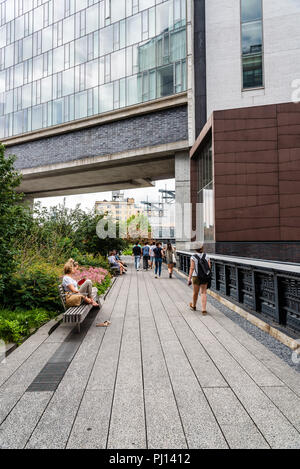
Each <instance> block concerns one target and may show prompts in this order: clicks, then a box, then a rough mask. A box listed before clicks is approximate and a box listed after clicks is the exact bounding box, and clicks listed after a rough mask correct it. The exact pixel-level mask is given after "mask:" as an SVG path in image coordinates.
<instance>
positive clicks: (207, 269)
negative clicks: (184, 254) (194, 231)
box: [188, 244, 211, 316]
mask: <svg viewBox="0 0 300 469" xmlns="http://www.w3.org/2000/svg"><path fill="white" fill-rule="evenodd" d="M195 251H196V253H195V254H194V255H193V256H192V257H191V267H190V273H189V279H188V284H189V285H192V284H193V302H192V303H190V308H191V309H192V310H193V311H196V307H197V301H198V297H199V292H200V294H201V306H202V314H203V315H204V316H205V315H206V314H207V310H206V305H207V289H208V288H210V286H211V263H210V259H209V257H207V256H206V254H205V252H204V249H203V246H201V245H199V244H196V246H195Z"/></svg>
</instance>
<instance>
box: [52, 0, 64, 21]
mask: <svg viewBox="0 0 300 469" xmlns="http://www.w3.org/2000/svg"><path fill="white" fill-rule="evenodd" d="M64 14H65V2H63V1H62V0H53V21H54V23H56V21H60V20H61V19H62V18H63V17H64Z"/></svg>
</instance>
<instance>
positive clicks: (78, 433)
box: [67, 389, 113, 449]
mask: <svg viewBox="0 0 300 469" xmlns="http://www.w3.org/2000/svg"><path fill="white" fill-rule="evenodd" d="M112 399H113V391H112V390H110V391H107V390H103V389H101V390H97V391H87V392H86V393H85V395H84V397H83V400H82V403H81V405H80V407H79V410H78V414H77V416H76V419H75V422H74V425H73V428H72V431H71V434H70V437H69V440H68V444H67V448H68V449H79V448H80V449H105V448H106V442H107V436H108V430H109V422H110V413H111V405H112Z"/></svg>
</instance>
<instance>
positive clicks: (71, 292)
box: [62, 262, 99, 306]
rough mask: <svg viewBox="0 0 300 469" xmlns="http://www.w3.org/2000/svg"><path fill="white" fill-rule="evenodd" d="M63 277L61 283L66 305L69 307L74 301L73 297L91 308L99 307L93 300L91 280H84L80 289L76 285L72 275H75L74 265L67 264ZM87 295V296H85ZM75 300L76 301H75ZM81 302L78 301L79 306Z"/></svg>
mask: <svg viewBox="0 0 300 469" xmlns="http://www.w3.org/2000/svg"><path fill="white" fill-rule="evenodd" d="M64 273H65V275H64V277H63V281H62V286H63V288H64V291H65V292H66V304H67V306H68V303H69V304H70V306H71V303H72V301H74V298H72V297H74V296H75V295H76V297H78V296H79V297H80V299H81V301H84V303H88V304H92V305H93V306H99V305H98V303H96V301H94V299H93V284H92V281H91V280H86V281H85V282H84V284H83V285H81V287H80V288H79V287H78V283H77V282H76V280H75V279H74V278H73V275H74V274H75V273H76V267H75V266H74V263H72V262H68V263H67V264H66V265H65V267H64ZM85 295H87V296H85ZM75 300H76V299H75ZM81 301H78V303H79V304H80V302H81ZM79 304H78V305H77V306H79Z"/></svg>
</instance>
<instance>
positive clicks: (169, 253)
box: [166, 243, 176, 278]
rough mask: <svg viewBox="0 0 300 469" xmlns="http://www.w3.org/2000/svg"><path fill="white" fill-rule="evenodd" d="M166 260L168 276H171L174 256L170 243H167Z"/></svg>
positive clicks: (174, 260)
mask: <svg viewBox="0 0 300 469" xmlns="http://www.w3.org/2000/svg"><path fill="white" fill-rule="evenodd" d="M166 261H167V264H168V271H169V278H172V276H173V269H174V264H175V262H176V258H175V249H174V248H173V246H172V244H171V243H168V244H167V249H166Z"/></svg>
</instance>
